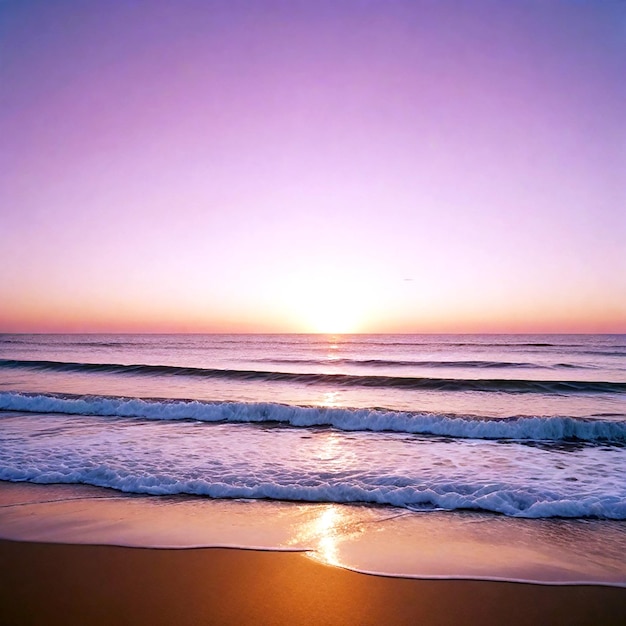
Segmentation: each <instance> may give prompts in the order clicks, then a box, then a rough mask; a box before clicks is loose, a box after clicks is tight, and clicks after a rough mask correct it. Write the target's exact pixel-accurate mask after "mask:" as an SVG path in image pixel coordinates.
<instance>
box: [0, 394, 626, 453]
mask: <svg viewBox="0 0 626 626" xmlns="http://www.w3.org/2000/svg"><path fill="white" fill-rule="evenodd" d="M0 410H5V411H23V412H31V413H63V414H69V415H93V416H102V417H120V418H142V419H151V420H197V421H202V422H232V423H264V422H269V423H272V422H273V423H280V424H285V425H289V426H295V427H315V426H326V427H328V426H331V427H334V428H337V429H339V430H344V431H374V432H396V433H406V434H416V435H436V436H446V437H455V438H470V439H512V440H531V441H568V440H569V441H583V442H588V443H612V444H621V443H625V442H626V421H611V420H603V419H588V418H574V417H567V416H514V417H507V418H493V419H488V418H481V417H477V416H471V415H466V416H464V415H454V414H438V413H412V412H398V411H386V410H380V409H350V408H327V407H304V406H296V405H285V404H276V403H269V402H254V403H246V402H206V401H200V400H169V399H161V400H158V399H143V398H125V397H114V396H70V395H61V394H28V393H16V392H2V393H0Z"/></svg>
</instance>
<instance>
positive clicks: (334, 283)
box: [286, 274, 368, 335]
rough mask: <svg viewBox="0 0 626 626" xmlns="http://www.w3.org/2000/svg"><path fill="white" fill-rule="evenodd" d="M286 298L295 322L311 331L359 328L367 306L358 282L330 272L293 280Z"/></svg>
mask: <svg viewBox="0 0 626 626" xmlns="http://www.w3.org/2000/svg"><path fill="white" fill-rule="evenodd" d="M286 300H287V303H288V310H289V313H290V316H291V317H292V318H293V320H294V322H295V324H296V325H297V326H298V327H299V328H301V329H302V331H303V332H310V333H321V334H337V335H343V334H348V333H355V332H359V330H360V329H361V328H362V326H363V323H364V321H365V318H366V315H367V309H368V307H367V305H366V302H365V298H364V290H363V289H362V286H361V285H360V284H359V283H356V282H354V281H349V280H341V279H340V278H339V277H337V276H333V275H327V274H322V275H318V276H316V277H314V278H311V277H309V278H308V279H307V280H302V281H299V282H298V283H297V284H292V285H291V286H290V288H289V290H288V295H287V298H286Z"/></svg>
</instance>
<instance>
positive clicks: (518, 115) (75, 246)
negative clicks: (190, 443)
mask: <svg viewBox="0 0 626 626" xmlns="http://www.w3.org/2000/svg"><path fill="white" fill-rule="evenodd" d="M0 138H1V139H0V268H2V269H1V270H0V331H55V330H58V331H66V330H68V331H71V330H79V331H139V330H146V331H179V330H180V331H187V330H188V331H259V332H263V331H279V332H280V331H284V332H290V331H303V332H307V331H324V332H348V331H362V332H386V331H402V332H429V331H441V332H445V331H451V332H455V331H458V332H464V331H467V332H472V331H494V332H500V331H529V332H532V331H554V332H559V331H563V332H568V331H581V332H585V331H590V332H594V331H599V332H602V331H605V332H611V331H612V332H626V208H625V207H626V2H621V1H619V0H614V1H611V0H606V1H595V2H592V1H591V0H589V1H582V0H572V1H569V2H568V1H566V0H558V1H557V0H554V1H552V0H536V1H532V0H525V1H522V0H519V1H516V0H510V1H507V2H503V1H502V0H498V1H490V2H488V1H485V2H480V1H471V2H470V1H467V2H462V1H460V0H457V1H452V0H450V1H446V0H442V1H440V2H435V1H434V0H429V1H426V0H424V1H421V2H420V1H416V0H413V1H407V2H400V1H398V2H394V1H382V0H380V1H365V0H360V1H356V0H355V1H340V0H335V1H326V0H311V1H309V2H298V1H287V0H284V1H282V2H274V1H256V2H252V1H249V2H240V1H237V0H224V1H210V0H203V1H199V0H198V1H187V0H180V1H177V2H173V1H169V0H168V1H165V0H150V1H144V2H140V1H128V2H106V1H104V0H101V1H96V0H92V1H87V0H86V1H78V0H76V1H68V0H66V1H64V0H55V1H54V2H49V1H48V0H41V1H38V2H37V1H30V0H4V1H0Z"/></svg>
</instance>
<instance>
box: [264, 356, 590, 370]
mask: <svg viewBox="0 0 626 626" xmlns="http://www.w3.org/2000/svg"><path fill="white" fill-rule="evenodd" d="M256 362H257V363H273V364H275V365H354V366H356V367H360V366H364V367H431V368H471V369H594V368H592V367H590V366H588V365H577V364H574V363H555V364H554V365H543V364H539V363H529V362H515V361H475V360H474V361H471V360H468V361H433V360H425V361H420V360H406V361H404V360H396V359H348V358H326V359H297V358H293V359H278V358H274V359H270V358H263V359H256Z"/></svg>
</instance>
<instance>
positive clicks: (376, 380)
mask: <svg viewBox="0 0 626 626" xmlns="http://www.w3.org/2000/svg"><path fill="white" fill-rule="evenodd" d="M0 368H27V369H36V370H47V371H55V372H83V373H89V372H93V373H109V374H123V375H134V376H142V375H144V376H194V377H204V378H218V379H230V380H242V381H268V382H284V383H303V384H308V385H333V386H341V387H343V386H346V387H388V388H393V389H407V390H412V389H414V390H418V389H425V390H433V391H480V392H501V393H544V394H549V393H556V394H567V393H626V383H622V382H609V381H567V380H530V379H524V380H522V379H519V380H514V379H504V378H489V379H464V378H432V377H413V376H376V375H355V374H329V373H324V374H321V373H313V372H276V371H259V370H235V369H213V368H200V367H177V366H171V365H122V364H114V363H74V362H63V361H22V360H15V359H0Z"/></svg>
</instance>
